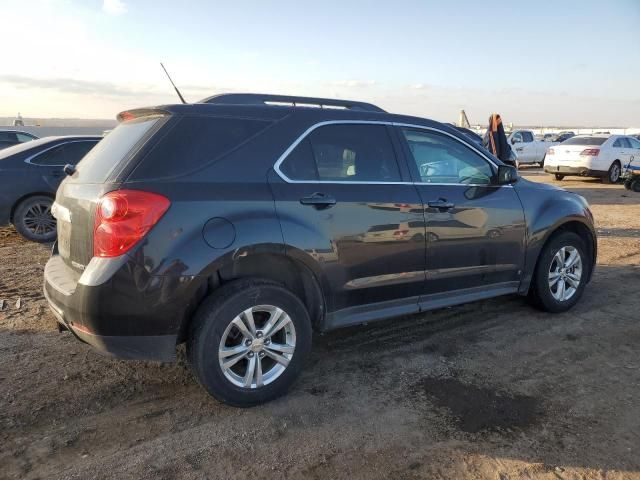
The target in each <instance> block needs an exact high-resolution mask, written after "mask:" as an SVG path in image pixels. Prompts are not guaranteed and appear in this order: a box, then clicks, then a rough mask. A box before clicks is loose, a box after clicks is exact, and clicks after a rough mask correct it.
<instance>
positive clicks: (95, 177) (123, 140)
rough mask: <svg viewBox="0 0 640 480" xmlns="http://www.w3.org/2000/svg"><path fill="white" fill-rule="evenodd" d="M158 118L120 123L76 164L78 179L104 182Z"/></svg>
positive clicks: (143, 118) (145, 118)
mask: <svg viewBox="0 0 640 480" xmlns="http://www.w3.org/2000/svg"><path fill="white" fill-rule="evenodd" d="M160 118H161V117H160V116H152V117H142V118H137V119H135V120H130V121H127V122H122V123H120V124H119V125H118V126H117V127H116V128H114V129H113V130H112V131H111V132H109V133H108V134H107V136H106V137H104V138H103V139H102V140H100V142H99V143H98V144H97V145H96V146H95V148H92V149H91V151H90V152H89V153H88V154H87V155H86V156H85V157H84V158H83V159H82V161H81V162H80V163H79V164H78V180H80V181H82V182H87V183H102V182H104V181H105V180H106V179H107V177H108V175H109V173H111V171H112V170H113V169H114V168H115V167H116V165H118V164H119V163H120V162H121V161H122V160H123V159H124V158H125V157H126V156H127V155H128V154H129V152H130V151H131V150H132V149H133V147H134V146H135V145H136V144H137V143H138V142H139V141H140V140H141V139H142V137H143V136H144V135H145V134H146V133H147V132H148V131H149V130H150V129H151V127H153V126H154V125H155V124H156V123H157V122H158V121H159V119H160Z"/></svg>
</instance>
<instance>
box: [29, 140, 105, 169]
mask: <svg viewBox="0 0 640 480" xmlns="http://www.w3.org/2000/svg"><path fill="white" fill-rule="evenodd" d="M96 143H97V141H81V142H70V143H63V144H62V145H58V146H57V147H54V148H52V149H50V150H47V151H46V152H44V153H41V154H40V155H38V156H36V157H34V158H32V159H31V163H33V164H35V165H57V166H62V165H66V164H67V163H70V164H72V165H75V164H76V163H78V162H79V161H80V159H81V158H82V157H84V156H85V155H86V154H87V152H88V151H89V150H91V148H92V147H93V146H94V145H95V144H96Z"/></svg>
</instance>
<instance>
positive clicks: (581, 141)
mask: <svg viewBox="0 0 640 480" xmlns="http://www.w3.org/2000/svg"><path fill="white" fill-rule="evenodd" d="M606 141H607V138H606V137H572V138H570V139H569V140H565V141H564V142H562V145H602V144H603V143H604V142H606Z"/></svg>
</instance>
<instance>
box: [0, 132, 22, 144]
mask: <svg viewBox="0 0 640 480" xmlns="http://www.w3.org/2000/svg"><path fill="white" fill-rule="evenodd" d="M0 142H12V143H17V142H18V137H17V135H16V134H15V132H0Z"/></svg>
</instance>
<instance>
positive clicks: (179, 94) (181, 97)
mask: <svg viewBox="0 0 640 480" xmlns="http://www.w3.org/2000/svg"><path fill="white" fill-rule="evenodd" d="M160 66H161V67H162V69H163V70H164V73H166V74H167V78H168V79H169V81H170V82H171V85H173V88H174V89H175V90H176V93H177V94H178V97H180V101H181V102H182V103H185V104H186V103H187V102H185V101H184V97H183V96H182V94H181V93H180V90H178V87H176V84H175V83H173V80H171V76H170V75H169V72H167V69H166V68H164V65H163V64H162V62H160Z"/></svg>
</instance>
